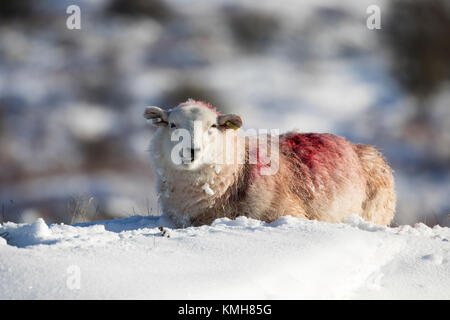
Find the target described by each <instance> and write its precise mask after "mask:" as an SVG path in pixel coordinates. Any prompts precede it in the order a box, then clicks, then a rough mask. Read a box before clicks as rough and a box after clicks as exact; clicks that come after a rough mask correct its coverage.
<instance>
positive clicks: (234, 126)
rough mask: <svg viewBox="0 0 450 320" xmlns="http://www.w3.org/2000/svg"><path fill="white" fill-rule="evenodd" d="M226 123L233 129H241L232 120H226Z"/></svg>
mask: <svg viewBox="0 0 450 320" xmlns="http://www.w3.org/2000/svg"><path fill="white" fill-rule="evenodd" d="M225 125H226V126H227V127H229V128H231V129H233V130H239V127H238V126H236V125H234V124H233V123H232V122H231V121H227V122H225Z"/></svg>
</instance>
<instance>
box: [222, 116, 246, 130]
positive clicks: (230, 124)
mask: <svg viewBox="0 0 450 320" xmlns="http://www.w3.org/2000/svg"><path fill="white" fill-rule="evenodd" d="M217 122H218V123H219V125H220V126H223V127H225V128H229V129H234V130H237V129H239V128H240V127H242V118H241V117H240V116H238V115H236V114H223V115H220V116H219V118H218V119H217Z"/></svg>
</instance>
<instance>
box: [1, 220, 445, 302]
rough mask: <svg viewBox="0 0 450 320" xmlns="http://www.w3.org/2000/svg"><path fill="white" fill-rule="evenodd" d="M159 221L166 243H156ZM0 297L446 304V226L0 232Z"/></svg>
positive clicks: (112, 226)
mask: <svg viewBox="0 0 450 320" xmlns="http://www.w3.org/2000/svg"><path fill="white" fill-rule="evenodd" d="M160 225H165V226H168V227H167V228H166V229H167V230H168V234H169V236H170V237H167V236H161V231H160V230H159V229H158V227H159V226H160ZM0 234H1V235H2V236H3V237H4V238H6V239H7V240H8V241H6V240H4V239H3V238H0V257H1V258H0V299H55V298H56V299H71V298H75V299H82V298H86V299H104V298H112V299H133V298H135V299H141V298H144V299H156V298H159V299H191V298H192V299H193V298H199V299H215V298H221V299H280V298H286V299H291V298H294V299H295V298H300V299H301V298H308V299H309V298H311V299H316V298H324V299H336V298H337V299H340V298H342V299H351V298H356V299H366V298H375V299H400V298H402V299H403V298H406V299H407V298H416V299H429V298H438V299H449V298H450V242H449V240H450V228H443V227H439V226H436V227H434V228H429V227H427V226H425V225H423V224H417V225H415V226H400V227H397V228H386V227H380V226H377V225H373V224H370V223H367V222H364V221H363V220H361V219H360V218H358V217H356V216H355V217H351V218H350V219H348V220H347V221H346V223H339V224H330V223H322V222H317V221H305V220H299V219H296V218H292V217H283V218H281V219H279V220H277V221H275V222H273V223H270V224H267V223H264V222H260V221H257V220H252V219H247V218H244V217H240V218H238V219H236V220H234V221H232V220H228V219H219V220H216V221H215V222H214V223H213V225H212V226H202V227H190V228H185V229H172V228H170V224H169V223H168V222H167V221H165V220H164V219H162V218H160V217H148V216H147V217H142V216H133V217H129V218H124V219H116V220H109V221H101V222H95V223H82V224H76V225H63V224H51V225H47V224H46V223H45V222H44V221H43V220H42V219H38V220H36V222H34V223H33V224H15V223H11V222H9V223H5V224H3V225H1V226H0Z"/></svg>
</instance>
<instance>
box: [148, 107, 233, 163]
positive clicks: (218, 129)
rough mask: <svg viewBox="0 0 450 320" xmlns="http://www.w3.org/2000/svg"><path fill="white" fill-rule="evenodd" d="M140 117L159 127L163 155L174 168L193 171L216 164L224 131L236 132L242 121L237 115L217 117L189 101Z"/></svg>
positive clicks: (222, 142) (222, 144) (150, 109)
mask: <svg viewBox="0 0 450 320" xmlns="http://www.w3.org/2000/svg"><path fill="white" fill-rule="evenodd" d="M144 117H145V118H147V119H152V121H153V124H154V125H157V126H160V127H162V128H161V129H160V130H163V134H162V135H161V136H162V139H164V141H161V142H162V145H163V152H164V156H165V157H166V159H170V160H171V162H172V164H173V165H174V166H175V167H176V168H178V169H184V170H195V169H198V168H200V167H202V166H203V165H206V164H211V163H212V162H216V161H218V160H219V159H220V158H219V157H216V156H218V154H219V153H220V152H221V151H223V150H224V149H223V146H224V143H226V140H227V135H226V133H227V131H228V130H230V129H231V130H232V129H238V128H239V127H240V126H241V125H242V120H241V118H240V117H239V116H237V115H232V114H227V115H220V114H218V113H217V112H216V111H215V110H214V109H213V108H209V107H207V106H205V105H204V104H202V103H198V102H191V103H189V101H188V102H187V103H184V104H181V105H180V106H178V107H176V108H174V109H171V110H168V111H164V110H162V109H160V108H158V107H149V108H147V109H146V111H145V114H144Z"/></svg>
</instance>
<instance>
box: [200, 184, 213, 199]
mask: <svg viewBox="0 0 450 320" xmlns="http://www.w3.org/2000/svg"><path fill="white" fill-rule="evenodd" d="M202 189H203V190H205V192H206V194H209V195H210V196H213V195H214V190H213V189H211V187H210V186H209V184H208V183H205V184H204V185H203V187H202Z"/></svg>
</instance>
